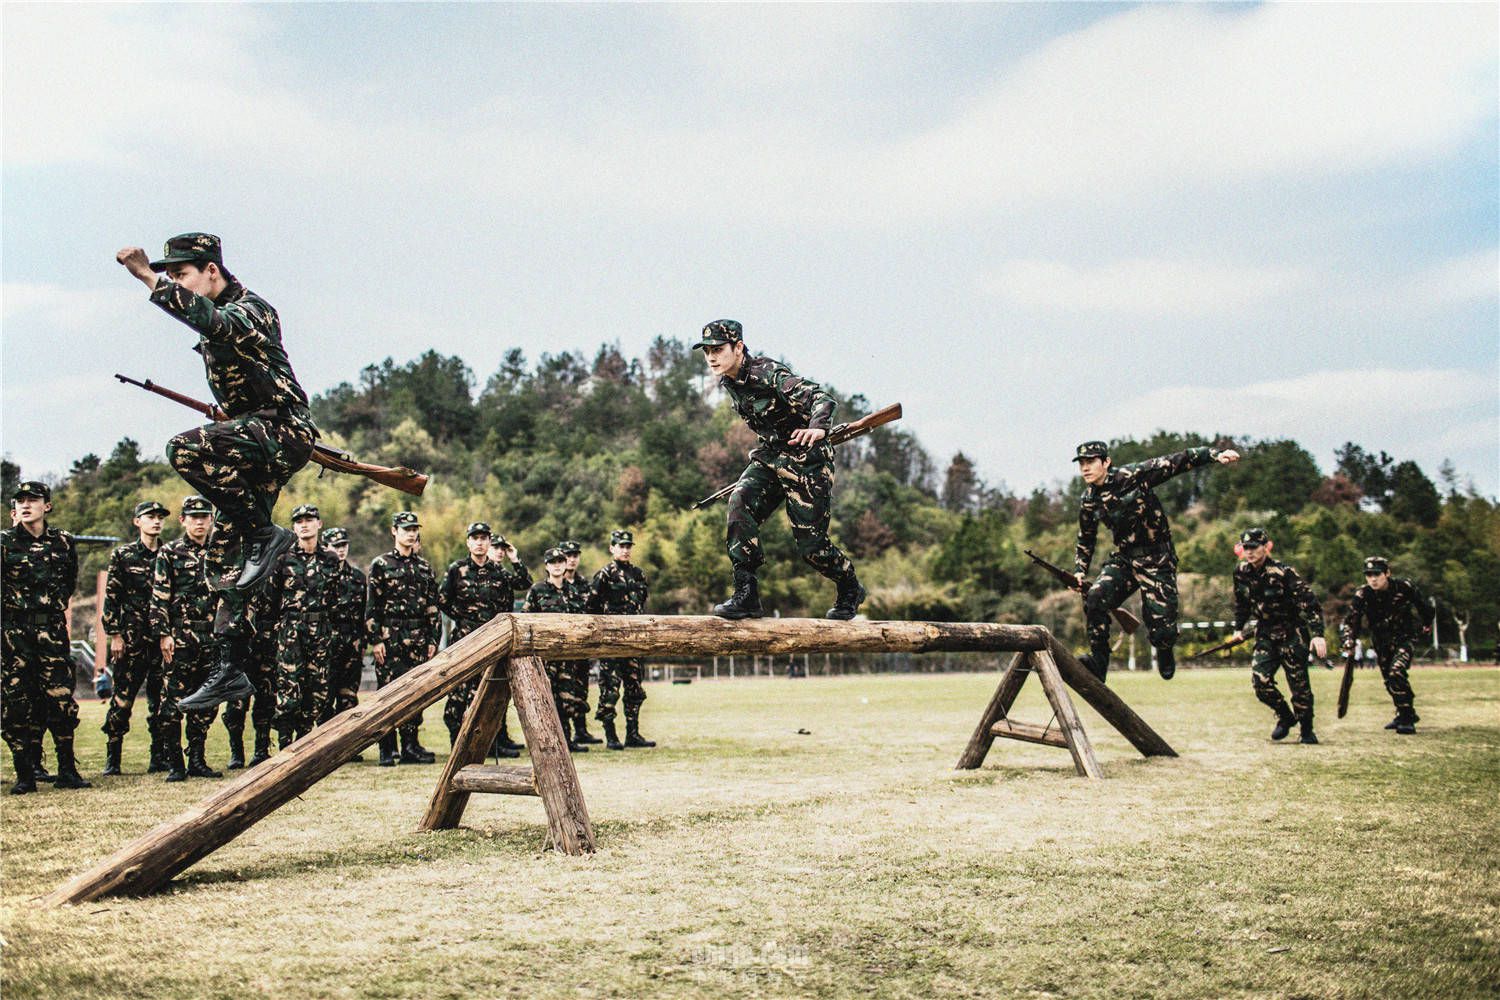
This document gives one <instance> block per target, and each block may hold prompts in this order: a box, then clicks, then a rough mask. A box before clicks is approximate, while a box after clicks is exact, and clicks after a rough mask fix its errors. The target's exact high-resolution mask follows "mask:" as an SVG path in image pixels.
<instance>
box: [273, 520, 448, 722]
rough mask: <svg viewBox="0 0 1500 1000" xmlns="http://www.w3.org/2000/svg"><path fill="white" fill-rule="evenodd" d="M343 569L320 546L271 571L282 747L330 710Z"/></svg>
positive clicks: (289, 554)
mask: <svg viewBox="0 0 1500 1000" xmlns="http://www.w3.org/2000/svg"><path fill="white" fill-rule="evenodd" d="M299 509H300V508H299ZM314 514H316V512H314ZM341 569H342V563H341V562H340V561H339V557H338V556H336V555H334V554H333V553H332V552H331V551H330V550H328V549H326V548H324V547H323V546H322V545H321V544H319V545H317V546H316V547H315V548H314V549H313V550H312V551H311V552H306V551H304V550H303V549H302V546H301V545H300V544H298V545H294V546H292V547H291V548H290V549H288V550H287V551H286V552H284V553H282V555H281V556H280V558H278V559H277V560H276V563H275V565H273V566H272V567H271V575H270V580H269V581H268V586H267V587H266V608H267V611H268V612H269V613H270V614H271V615H272V616H274V618H275V620H276V730H277V733H278V734H279V736H280V739H281V741H282V743H283V744H286V743H289V742H291V739H292V737H293V735H294V734H295V735H296V736H302V735H305V734H306V733H308V732H310V731H311V730H312V727H313V726H314V725H316V724H317V722H318V720H319V719H321V718H323V717H325V715H326V713H327V711H328V702H329V701H330V699H331V698H332V691H331V684H330V678H329V663H328V652H329V650H328V647H329V642H330V640H331V637H332V630H331V624H332V622H331V619H332V613H333V606H334V602H335V600H336V599H337V588H338V581H339V577H340V575H341V573H340V571H341ZM423 659H426V657H425V656H424V657H423Z"/></svg>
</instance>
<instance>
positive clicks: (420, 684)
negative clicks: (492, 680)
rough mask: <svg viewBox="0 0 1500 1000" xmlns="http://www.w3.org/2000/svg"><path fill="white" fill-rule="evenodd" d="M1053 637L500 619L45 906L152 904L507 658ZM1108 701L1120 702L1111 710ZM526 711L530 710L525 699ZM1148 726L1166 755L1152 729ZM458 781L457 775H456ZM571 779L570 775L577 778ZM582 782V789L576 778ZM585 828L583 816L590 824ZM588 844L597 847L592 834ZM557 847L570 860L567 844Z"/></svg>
mask: <svg viewBox="0 0 1500 1000" xmlns="http://www.w3.org/2000/svg"><path fill="white" fill-rule="evenodd" d="M1051 638H1052V637H1051V635H1050V634H1049V633H1048V632H1047V630H1046V629H1045V628H1042V627H1041V626H1039V625H992V624H983V623H949V622H859V621H850V622H837V621H826V620H821V619H759V620H751V621H741V622H731V621H726V620H724V619H722V618H712V617H702V616H674V617H657V616H651V615H600V616H594V615H543V614H530V615H510V614H506V615H497V616H496V617H495V618H493V619H492V620H490V621H489V622H487V623H486V624H485V625H483V626H481V627H480V628H478V629H476V630H475V631H474V632H472V633H470V634H469V635H468V636H467V637H465V638H464V639H463V640H461V641H460V642H458V643H455V644H454V645H452V646H450V647H448V648H447V649H445V650H443V651H441V652H440V653H438V655H437V656H435V657H433V658H432V659H431V660H429V661H428V662H426V663H424V664H422V665H421V666H419V667H416V668H414V669H412V670H411V671H409V672H407V674H406V675H405V676H403V677H401V678H398V679H397V680H395V681H393V682H392V683H391V684H388V685H386V686H385V687H383V688H381V689H380V690H379V691H376V692H374V693H373V694H371V695H370V696H368V697H367V698H366V699H365V700H364V701H363V702H361V703H360V704H359V705H358V706H357V707H355V708H353V709H350V710H349V711H347V712H343V713H341V714H339V715H337V716H335V717H334V718H333V719H331V720H329V721H328V722H327V723H325V724H323V725H321V726H319V727H317V728H316V729H314V730H313V731H312V732H311V733H310V734H308V735H307V736H305V737H303V738H302V739H300V740H298V741H297V742H296V743H294V744H292V745H291V746H290V747H288V748H287V749H286V750H283V751H282V752H281V753H278V754H277V755H276V756H274V757H272V758H271V759H270V760H268V761H266V762H265V763H263V764H260V765H259V766H257V767H254V768H252V769H250V770H249V771H246V772H245V773H244V774H242V775H240V776H239V777H237V778H235V779H233V780H230V781H227V782H225V783H224V784H223V785H222V786H221V787H220V788H219V789H218V790H217V791H215V792H214V793H213V794H212V795H210V796H208V797H207V798H205V799H204V800H203V801H201V802H199V803H198V804H197V805H195V806H193V807H192V808H190V809H188V810H186V811H185V812H183V813H181V814H179V815H178V816H176V817H174V818H173V819H170V820H168V821H166V822H164V823H162V824H161V825H159V826H157V827H156V828H155V829H152V830H150V831H149V832H147V833H146V834H144V835H143V836H141V837H140V838H139V839H137V840H135V841H133V842H132V843H130V844H127V845H125V846H124V847H123V848H121V849H120V850H119V851H117V852H116V853H115V854H114V855H112V856H110V857H109V858H106V859H104V860H103V861H101V862H99V863H98V864H97V865H95V866H94V867H92V868H90V869H88V870H87V871H84V872H82V873H80V874H79V875H77V876H75V877H74V878H72V879H70V880H69V881H68V882H67V883H65V884H64V885H62V886H61V887H60V888H58V889H57V890H56V891H54V892H53V893H51V894H50V895H49V896H47V897H45V899H44V902H46V903H48V904H51V905H59V904H63V903H81V902H87V901H89V900H93V899H98V898H99V897H101V896H106V895H113V894H133V893H144V892H150V891H152V890H153V889H156V888H159V887H160V886H162V885H164V884H165V883H166V882H168V881H169V880H170V879H171V878H172V877H173V876H175V875H177V874H178V873H179V872H181V871H183V870H185V869H187V868H188V867H190V866H191V865H193V864H194V863H195V862H197V861H198V860H199V859H201V858H203V857H205V856H206V855H208V854H210V853H212V852H213V851H215V850H217V849H218V848H220V847H223V846H224V845H225V844H227V843H229V842H230V841H231V840H233V839H234V838H235V837H237V836H239V835H240V834H241V833H242V832H244V831H245V830H246V829H248V828H249V827H251V826H252V825H254V824H255V823H257V822H259V821H260V820H261V819H263V818H264V817H265V816H267V815H268V814H270V813H271V812H273V811H274V810H276V809H277V808H279V807H280V806H282V805H284V804H285V803H287V802H289V801H291V800H292V799H294V798H296V797H297V796H298V795H300V794H301V793H302V792H304V791H306V790H307V789H308V788H310V787H312V786H313V785H314V784H316V783H317V782H318V781H319V780H321V779H322V778H324V777H326V776H327V775H329V774H331V773H333V772H334V771H336V770H337V769H338V768H339V767H340V766H342V765H343V764H344V763H345V762H346V761H347V760H348V759H349V758H350V757H352V756H353V755H354V754H356V753H358V752H359V751H361V750H363V749H364V748H365V747H367V746H369V745H370V744H372V743H374V742H375V741H376V740H378V739H379V738H380V735H381V734H382V733H384V732H385V731H386V730H388V729H391V728H392V727H394V726H397V725H400V724H401V723H402V722H403V721H405V720H406V719H408V718H410V717H412V716H413V715H416V714H417V713H418V712H420V711H421V710H422V709H424V708H426V707H427V706H428V705H430V704H432V703H433V702H435V701H437V700H438V699H440V698H442V697H443V696H444V695H446V694H447V693H448V692H450V691H452V690H453V689H454V688H455V687H457V686H458V685H460V684H462V683H464V682H466V681H468V680H471V679H473V678H476V677H479V676H481V674H482V673H483V672H484V671H486V670H487V669H488V668H491V667H493V666H495V665H496V664H498V663H499V662H500V661H501V660H502V659H504V658H507V657H513V658H515V659H521V658H524V657H534V656H535V657H544V658H547V659H591V658H595V657H638V656H661V655H673V656H681V655H685V654H686V655H699V656H713V655H720V656H723V655H745V654H756V653H770V654H777V655H780V654H791V653H838V652H910V653H928V652H962V651H988V652H997V651H998V652H1006V651H1013V652H1021V651H1026V652H1031V651H1040V650H1043V649H1047V648H1048V647H1049V644H1051ZM1058 649H1060V647H1054V648H1053V655H1054V657H1056V658H1057V663H1058V667H1059V669H1060V670H1061V672H1062V675H1063V676H1064V678H1065V679H1066V680H1067V682H1068V684H1069V685H1070V686H1072V687H1073V688H1074V690H1076V691H1078V692H1079V694H1081V695H1082V696H1083V697H1084V699H1085V700H1086V701H1088V702H1089V704H1091V705H1093V706H1094V708H1095V709H1096V710H1097V711H1099V712H1101V714H1105V716H1106V718H1110V714H1109V711H1107V710H1106V708H1101V707H1100V706H1101V704H1104V705H1106V706H1110V707H1111V710H1114V706H1118V709H1123V711H1124V712H1126V713H1129V715H1130V717H1131V718H1135V716H1134V713H1130V712H1129V709H1128V708H1125V706H1124V703H1123V702H1120V701H1119V699H1118V698H1116V697H1114V695H1113V693H1112V692H1110V691H1109V690H1108V689H1107V688H1105V687H1104V686H1103V685H1102V684H1098V683H1097V682H1094V686H1095V687H1097V688H1098V689H1099V692H1103V694H1100V693H1098V692H1094V693H1092V695H1091V693H1090V691H1088V690H1087V689H1086V687H1083V686H1080V681H1079V680H1078V679H1077V677H1076V676H1075V675H1077V674H1081V675H1083V676H1084V678H1085V679H1086V680H1087V681H1092V680H1093V679H1092V677H1088V676H1087V672H1086V671H1084V670H1083V668H1082V667H1081V666H1079V665H1078V664H1077V662H1076V661H1073V660H1072V658H1071V657H1069V656H1066V651H1063V655H1062V656H1059V655H1058ZM513 676H514V672H513V670H512V678H513ZM516 693H517V694H519V691H518V692H516ZM1106 696H1107V697H1106ZM1109 698H1113V699H1114V701H1113V703H1110V702H1109V700H1108V699H1109ZM538 700H540V699H538ZM517 707H518V708H521V707H522V703H521V702H520V700H519V699H518V704H517ZM1006 707H1009V706H1008V704H1007V706H1006ZM535 709H536V711H535V712H534V713H528V714H533V715H541V714H542V713H541V706H540V705H536V706H535ZM1002 714H1003V713H1002ZM554 718H555V717H554ZM997 718H998V717H997ZM524 719H525V716H524V715H523V721H524ZM992 721H994V720H992ZM1111 721H1112V722H1115V724H1116V725H1117V726H1118V725H1119V724H1120V723H1119V722H1117V721H1116V720H1115V719H1113V718H1111ZM1136 721H1137V722H1139V720H1138V719H1137V720H1136ZM1139 725H1140V727H1141V728H1142V729H1144V731H1145V733H1149V734H1150V736H1151V737H1154V738H1155V740H1156V741H1157V742H1158V743H1159V744H1160V745H1161V746H1162V747H1166V744H1165V743H1164V742H1162V741H1161V738H1160V737H1157V736H1156V735H1155V733H1153V732H1151V731H1150V727H1147V726H1146V725H1145V723H1144V722H1140V723H1139ZM1123 731H1125V730H1123V729H1122V732H1123ZM559 732H560V724H559ZM1126 735H1127V736H1128V737H1131V739H1132V742H1136V737H1134V736H1131V733H1130V732H1126ZM527 737H528V742H530V741H531V740H532V739H534V738H535V737H534V736H532V734H530V733H528V734H527ZM991 739H993V737H991ZM1136 745H1137V746H1138V747H1140V746H1141V743H1139V742H1136ZM986 749H988V746H986ZM1142 752H1148V751H1146V750H1142ZM1165 752H1166V753H1171V748H1170V747H1167V748H1166V750H1165ZM468 763H471V764H472V763H477V762H475V761H470V762H468ZM463 766H467V765H463ZM976 766H977V765H976ZM454 770H455V774H456V772H457V770H459V768H455V769H454ZM571 772H572V768H571V764H569V767H568V773H571ZM453 777H454V775H448V781H447V782H445V783H444V787H449V786H451V784H452V780H453ZM536 777H537V781H538V791H539V792H541V794H542V797H543V799H544V800H545V799H546V798H547V796H548V792H547V789H546V788H545V787H543V786H542V784H541V779H542V774H541V772H540V771H538V772H537V775H536ZM573 780H574V783H575V788H576V780H577V779H576V774H575V775H574V776H573ZM557 793H558V794H559V795H563V796H565V797H566V796H567V795H568V794H569V792H568V790H567V789H566V788H560V789H558V790H557ZM577 801H578V803H579V804H580V805H581V803H582V797H581V795H579V796H577ZM460 811H461V810H460ZM586 817H587V814H586V812H585V813H584V814H583V818H584V822H586ZM549 819H550V813H549ZM554 835H556V831H555V830H554ZM588 840H589V842H591V841H592V835H591V833H590V835H589V838H588ZM558 846H559V847H560V848H562V849H566V846H565V844H563V843H559V845H558Z"/></svg>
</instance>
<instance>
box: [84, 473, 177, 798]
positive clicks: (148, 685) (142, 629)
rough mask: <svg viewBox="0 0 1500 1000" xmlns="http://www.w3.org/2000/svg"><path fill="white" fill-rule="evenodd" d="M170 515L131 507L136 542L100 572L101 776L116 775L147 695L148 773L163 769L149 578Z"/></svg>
mask: <svg viewBox="0 0 1500 1000" xmlns="http://www.w3.org/2000/svg"><path fill="white" fill-rule="evenodd" d="M170 513H171V511H169V510H167V508H166V507H165V506H164V505H162V504H161V503H158V502H157V501H155V500H142V501H141V502H140V503H138V504H136V505H135V514H134V516H133V517H132V518H131V523H132V524H134V525H135V529H136V535H137V537H136V540H135V541H133V542H126V543H125V544H124V545H120V546H117V547H116V548H115V550H114V551H113V552H111V553H110V554H109V568H108V569H107V570H106V571H105V574H104V610H103V612H102V614H101V615H100V620H101V622H102V623H103V625H104V632H105V634H107V635H108V636H109V657H110V662H111V663H113V664H114V694H113V696H112V697H111V698H110V702H109V709H108V710H107V711H106V712H105V713H104V725H103V726H102V727H100V728H102V729H103V730H104V740H105V742H104V773H105V774H107V775H115V774H119V773H120V750H121V748H122V746H123V744H124V741H125V734H126V733H128V732H130V714H131V710H132V709H134V707H135V699H136V696H137V695H139V694H140V692H141V691H142V690H144V691H145V692H146V729H147V731H148V732H150V734H151V757H150V761H149V763H148V764H147V766H146V773H147V774H156V773H158V772H161V771H165V770H166V769H167V765H166V757H165V755H164V754H163V753H162V747H161V734H160V732H159V731H158V729H159V727H158V725H157V715H158V713H159V712H160V711H161V682H162V669H161V646H160V645H158V644H157V641H156V636H155V635H153V634H152V632H151V578H152V574H153V572H154V571H155V569H156V553H157V552H158V550H160V549H161V528H162V522H163V521H164V520H165V519H166V517H167V515H168V514H170Z"/></svg>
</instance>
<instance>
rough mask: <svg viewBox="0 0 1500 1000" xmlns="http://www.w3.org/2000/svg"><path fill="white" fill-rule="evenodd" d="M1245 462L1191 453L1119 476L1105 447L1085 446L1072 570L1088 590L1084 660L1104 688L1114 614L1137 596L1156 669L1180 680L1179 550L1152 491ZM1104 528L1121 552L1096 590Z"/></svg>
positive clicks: (1078, 455) (1079, 458) (1234, 456)
mask: <svg viewBox="0 0 1500 1000" xmlns="http://www.w3.org/2000/svg"><path fill="white" fill-rule="evenodd" d="M1239 458H1240V455H1239V452H1237V451H1232V450H1227V449H1226V450H1224V451H1219V450H1217V449H1214V448H1189V449H1187V450H1186V451H1179V452H1176V453H1174V454H1171V455H1166V456H1163V457H1161V458H1152V459H1147V460H1146V461H1144V462H1137V463H1135V464H1134V465H1126V466H1123V467H1121V468H1118V469H1115V468H1112V467H1111V465H1110V461H1109V446H1108V445H1106V444H1105V443H1104V442H1103V441H1085V442H1084V443H1083V444H1081V445H1079V446H1078V450H1077V451H1076V452H1075V453H1074V455H1073V460H1074V461H1075V462H1077V463H1078V472H1079V474H1080V475H1081V476H1083V481H1084V483H1085V484H1086V485H1085V487H1084V490H1083V496H1082V497H1081V498H1080V500H1079V502H1078V551H1077V553H1076V555H1075V557H1074V564H1073V565H1074V573H1075V574H1076V575H1077V577H1078V582H1079V583H1080V584H1083V586H1084V587H1085V588H1086V596H1085V597H1084V602H1083V607H1084V614H1085V616H1086V618H1087V620H1088V635H1089V654H1088V655H1087V656H1085V657H1083V658H1082V660H1083V665H1084V666H1086V667H1088V668H1089V670H1091V671H1092V672H1093V673H1094V675H1095V676H1096V677H1098V678H1099V679H1100V680H1101V681H1102V680H1103V679H1104V677H1105V674H1106V673H1108V671H1109V613H1110V612H1111V611H1113V610H1114V609H1115V608H1118V607H1119V606H1120V605H1121V604H1124V603H1125V599H1126V598H1127V597H1129V596H1130V595H1131V594H1133V593H1135V591H1136V590H1137V588H1139V590H1140V592H1141V610H1142V611H1143V612H1144V613H1145V618H1146V629H1147V631H1148V633H1149V635H1150V640H1151V646H1152V647H1153V648H1154V649H1155V650H1156V669H1157V671H1158V672H1159V673H1160V674H1161V676H1162V679H1163V680H1170V679H1171V678H1172V675H1173V674H1175V673H1176V672H1177V658H1176V655H1175V653H1174V652H1173V648H1172V647H1173V646H1174V645H1175V644H1176V642H1177V551H1176V549H1174V548H1173V547H1172V529H1171V527H1169V526H1168V524H1167V512H1166V511H1165V510H1163V509H1162V505H1161V501H1160V500H1158V499H1157V498H1156V494H1155V493H1153V492H1152V488H1153V487H1156V486H1160V485H1161V484H1162V483H1164V482H1166V481H1167V480H1168V479H1171V478H1172V477H1173V476H1177V475H1181V474H1182V473H1184V472H1187V471H1188V470H1189V469H1196V468H1200V467H1201V466H1205V465H1210V464H1212V463H1214V462H1218V463H1219V464H1220V465H1228V464H1230V463H1231V462H1237V461H1239ZM1100 521H1103V522H1104V523H1105V524H1106V525H1108V526H1109V529H1110V530H1111V531H1112V532H1113V533H1114V542H1115V550H1114V551H1113V552H1112V553H1110V556H1109V558H1108V559H1107V560H1106V561H1105V563H1104V566H1103V567H1102V568H1100V570H1099V578H1098V579H1097V580H1095V581H1094V585H1093V586H1092V587H1089V586H1088V584H1087V582H1086V581H1085V577H1087V576H1088V571H1089V564H1090V563H1092V562H1093V561H1094V544H1095V542H1096V541H1097V540H1098V535H1099V522H1100Z"/></svg>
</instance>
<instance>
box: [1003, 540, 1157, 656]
mask: <svg viewBox="0 0 1500 1000" xmlns="http://www.w3.org/2000/svg"><path fill="white" fill-rule="evenodd" d="M1025 551H1026V554H1027V555H1028V556H1030V557H1031V561H1032V562H1034V563H1036V564H1037V565H1038V566H1040V567H1042V569H1044V570H1046V571H1047V572H1048V573H1051V574H1052V575H1053V576H1055V577H1057V581H1058V582H1059V583H1061V584H1062V585H1063V586H1064V587H1067V588H1068V589H1069V590H1073V591H1077V592H1078V593H1079V594H1081V595H1082V596H1084V597H1087V596H1088V595H1089V591H1090V590H1091V589H1092V588H1091V587H1089V586H1088V584H1084V583H1079V582H1078V577H1076V576H1074V575H1073V574H1072V573H1069V572H1068V571H1067V570H1065V569H1063V568H1062V567H1061V566H1057V565H1055V564H1053V563H1049V562H1048V561H1047V560H1045V559H1043V558H1042V557H1041V556H1039V555H1037V554H1036V553H1035V552H1033V551H1031V550H1030V549H1026V550H1025ZM1110 614H1112V615H1114V617H1115V621H1117V622H1119V623H1120V628H1122V629H1124V631H1125V634H1126V635H1135V631H1136V629H1138V628H1140V627H1141V620H1140V619H1139V618H1137V617H1136V616H1135V615H1133V614H1131V613H1130V612H1129V611H1126V610H1125V609H1124V608H1114V609H1113V610H1111V611H1110Z"/></svg>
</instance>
